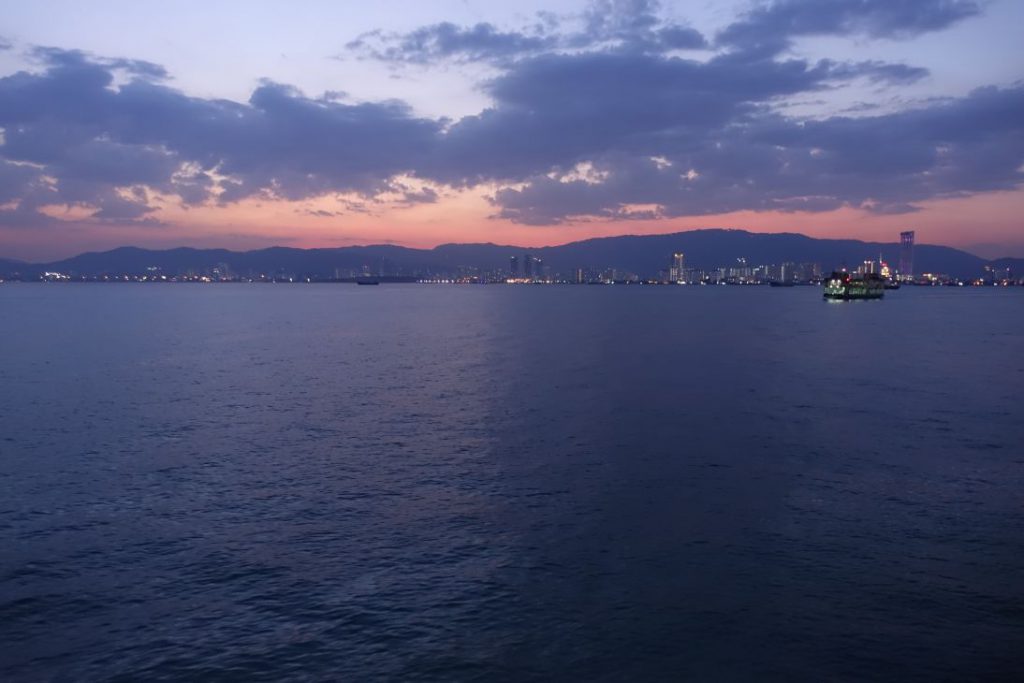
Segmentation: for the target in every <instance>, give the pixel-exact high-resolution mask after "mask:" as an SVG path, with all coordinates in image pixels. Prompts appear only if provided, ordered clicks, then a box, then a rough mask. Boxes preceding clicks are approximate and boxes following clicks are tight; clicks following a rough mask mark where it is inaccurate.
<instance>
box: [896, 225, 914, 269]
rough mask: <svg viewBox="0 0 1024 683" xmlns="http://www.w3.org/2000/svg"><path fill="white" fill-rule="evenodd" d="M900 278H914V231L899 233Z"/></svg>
mask: <svg viewBox="0 0 1024 683" xmlns="http://www.w3.org/2000/svg"><path fill="white" fill-rule="evenodd" d="M899 271H900V272H899V275H900V278H902V279H904V280H913V279H914V231H913V230H907V231H905V232H901V233H900V269H899Z"/></svg>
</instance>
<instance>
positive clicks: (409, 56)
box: [345, 0, 708, 66]
mask: <svg viewBox="0 0 1024 683" xmlns="http://www.w3.org/2000/svg"><path fill="white" fill-rule="evenodd" d="M659 10H660V3H658V2H656V1H654V0H591V2H590V3H589V4H588V5H587V7H586V9H585V10H584V11H583V13H582V14H581V15H580V16H576V17H572V16H559V15H555V14H552V13H542V14H540V15H539V16H538V21H536V22H534V23H533V24H531V25H528V26H525V27H523V28H519V29H512V30H502V29H499V28H497V27H496V26H494V25H493V24H490V23H478V24H475V25H473V26H465V27H463V26H457V25H455V24H452V23H450V22H442V23H438V24H432V25H430V26H425V27H422V28H418V29H415V30H413V31H409V32H407V33H385V32H383V31H379V30H377V31H370V32H368V33H364V34H363V35H361V36H359V37H358V38H357V39H355V40H353V41H351V42H350V43H348V44H347V45H346V46H345V47H346V49H347V50H349V51H352V52H354V53H355V54H357V55H359V56H361V57H363V58H370V59H377V60H381V61H384V62H391V63H405V64H430V63H434V62H439V61H446V60H448V61H465V62H488V63H492V64H496V65H499V66H509V65H510V64H511V63H512V62H514V61H515V60H517V59H521V58H528V57H534V56H537V55H539V54H543V53H546V52H551V51H580V50H586V51H595V50H620V51H627V52H647V53H665V52H672V51H678V50H697V49H703V48H706V47H708V41H707V39H706V38H705V37H704V36H703V35H702V34H701V33H700V32H699V31H697V30H696V29H694V28H691V27H689V26H682V25H678V24H673V23H667V22H664V21H663V20H662V19H661V18H660V17H659V16H658V12H659Z"/></svg>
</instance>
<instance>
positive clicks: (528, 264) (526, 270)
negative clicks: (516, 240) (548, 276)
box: [523, 253, 533, 278]
mask: <svg viewBox="0 0 1024 683" xmlns="http://www.w3.org/2000/svg"><path fill="white" fill-rule="evenodd" d="M523 277H525V278H532V277H533V257H532V256H530V255H529V254H528V253H527V254H523Z"/></svg>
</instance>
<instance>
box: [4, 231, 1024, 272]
mask: <svg viewBox="0 0 1024 683" xmlns="http://www.w3.org/2000/svg"><path fill="white" fill-rule="evenodd" d="M675 252H683V253H684V254H685V255H686V265H687V267H691V268H700V269H712V268H718V267H721V266H732V265H735V264H736V263H737V259H739V258H744V259H746V262H747V263H748V264H749V265H752V266H754V265H762V264H780V263H783V262H793V263H819V264H821V266H822V268H823V269H824V270H826V271H828V270H829V269H831V268H839V267H843V266H848V267H851V268H852V267H855V266H857V265H858V264H860V263H861V262H863V261H864V260H867V259H877V258H879V256H881V258H882V259H883V260H885V261H888V262H889V263H890V264H893V265H895V264H896V263H898V261H899V245H898V244H895V243H880V242H863V241H860V240H848V239H819V238H813V237H808V236H806V235H800V234H795V233H753V232H747V231H745V230H723V229H709V230H691V231H687V232H679V233H673V234H665V235H623V236H618V237H601V238H594V239H588V240H582V241H579V242H570V243H568V244H563V245H559V246H549V247H520V246H511V245H497V244H490V243H486V244H442V245H440V246H437V247H434V248H433V249H413V248H409V247H400V246H394V245H370V246H355V247H338V248H330V249H296V248H290V247H270V248H267V249H257V250H253V251H229V250H227V249H193V248H188V247H182V248H177V249H166V250H150V249H141V248H138V247H120V248H117V249H112V250H110V251H103V252H89V253H84V254H80V255H78V256H73V257H71V258H67V259H62V260H59V261H53V262H48V263H26V262H21V261H14V260H10V259H0V275H3V276H5V277H9V278H10V277H21V278H24V279H33V278H36V277H38V276H39V275H40V274H42V273H43V272H46V271H56V272H61V273H67V274H69V275H73V276H86V277H92V276H101V275H121V274H126V275H137V274H144V273H146V272H147V271H148V270H149V269H153V268H158V269H160V271H161V272H162V273H164V274H167V275H178V274H183V273H187V272H190V271H191V272H195V273H203V272H208V271H209V270H211V269H212V268H215V267H218V266H219V265H226V266H227V267H228V268H229V269H230V270H231V271H232V272H234V273H236V274H239V275H245V276H253V275H259V274H267V275H274V274H285V273H287V274H291V275H294V276H297V277H333V276H335V274H337V273H343V274H346V275H347V274H349V273H353V272H364V271H365V272H372V273H379V274H386V275H387V274H390V275H420V276H429V275H445V274H455V273H458V272H467V271H474V270H475V271H492V272H494V271H498V272H501V271H505V270H507V269H508V267H509V259H510V257H512V256H519V257H520V258H522V256H523V255H524V254H527V253H528V254H530V255H531V256H533V257H536V258H540V259H543V261H544V263H545V266H546V267H547V268H548V269H549V271H550V272H552V273H562V274H566V275H567V274H569V273H571V272H572V271H573V270H575V269H576V268H584V269H588V270H595V271H603V270H606V269H609V268H614V269H617V270H619V271H620V272H629V273H635V274H638V275H641V276H649V275H655V274H657V273H658V272H659V271H661V270H663V269H665V268H667V267H668V265H669V261H670V259H671V257H672V254H673V253H675ZM985 265H994V266H997V267H1001V268H1005V267H1009V268H1011V269H1012V270H1013V271H1014V272H1017V273H1019V272H1021V271H1022V270H1024V259H1014V258H1007V259H998V260H994V261H993V260H988V259H983V258H981V257H979V256H975V255H974V254H970V253H968V252H966V251H962V250H959V249H954V248H952V247H945V246H939V245H930V244H919V245H917V246H916V247H915V250H914V270H915V272H916V273H925V272H934V273H945V274H948V275H952V276H955V277H961V278H970V277H976V276H978V275H979V274H980V273H981V272H982V268H983V267H984V266H985Z"/></svg>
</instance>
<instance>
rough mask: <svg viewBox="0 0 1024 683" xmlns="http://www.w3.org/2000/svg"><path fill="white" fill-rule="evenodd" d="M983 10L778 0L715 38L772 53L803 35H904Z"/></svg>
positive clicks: (959, 1)
mask: <svg viewBox="0 0 1024 683" xmlns="http://www.w3.org/2000/svg"><path fill="white" fill-rule="evenodd" d="M981 11H982V7H981V4H980V3H979V2H977V1H976V0H776V1H775V2H769V3H763V4H761V5H759V6H757V7H756V8H755V9H753V10H751V11H750V12H748V13H747V14H746V15H744V16H743V17H742V18H741V19H739V20H738V21H735V22H733V23H732V24H730V25H729V26H727V27H726V28H725V29H724V30H722V32H720V33H719V34H718V36H717V38H716V42H717V43H718V44H719V45H722V46H726V47H733V48H739V49H743V50H746V51H757V52H761V53H765V54H771V53H775V52H779V51H782V50H784V49H785V48H786V47H788V45H789V42H790V40H791V39H793V38H797V37H801V36H820V35H841V36H866V37H869V38H892V39H906V38H912V37H914V36H918V35H920V34H922V33H928V32H931V31H940V30H942V29H945V28H948V27H950V26H952V25H953V24H955V23H957V22H959V21H962V20H963V19H967V18H969V17H974V16H977V15H979V14H981Z"/></svg>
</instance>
